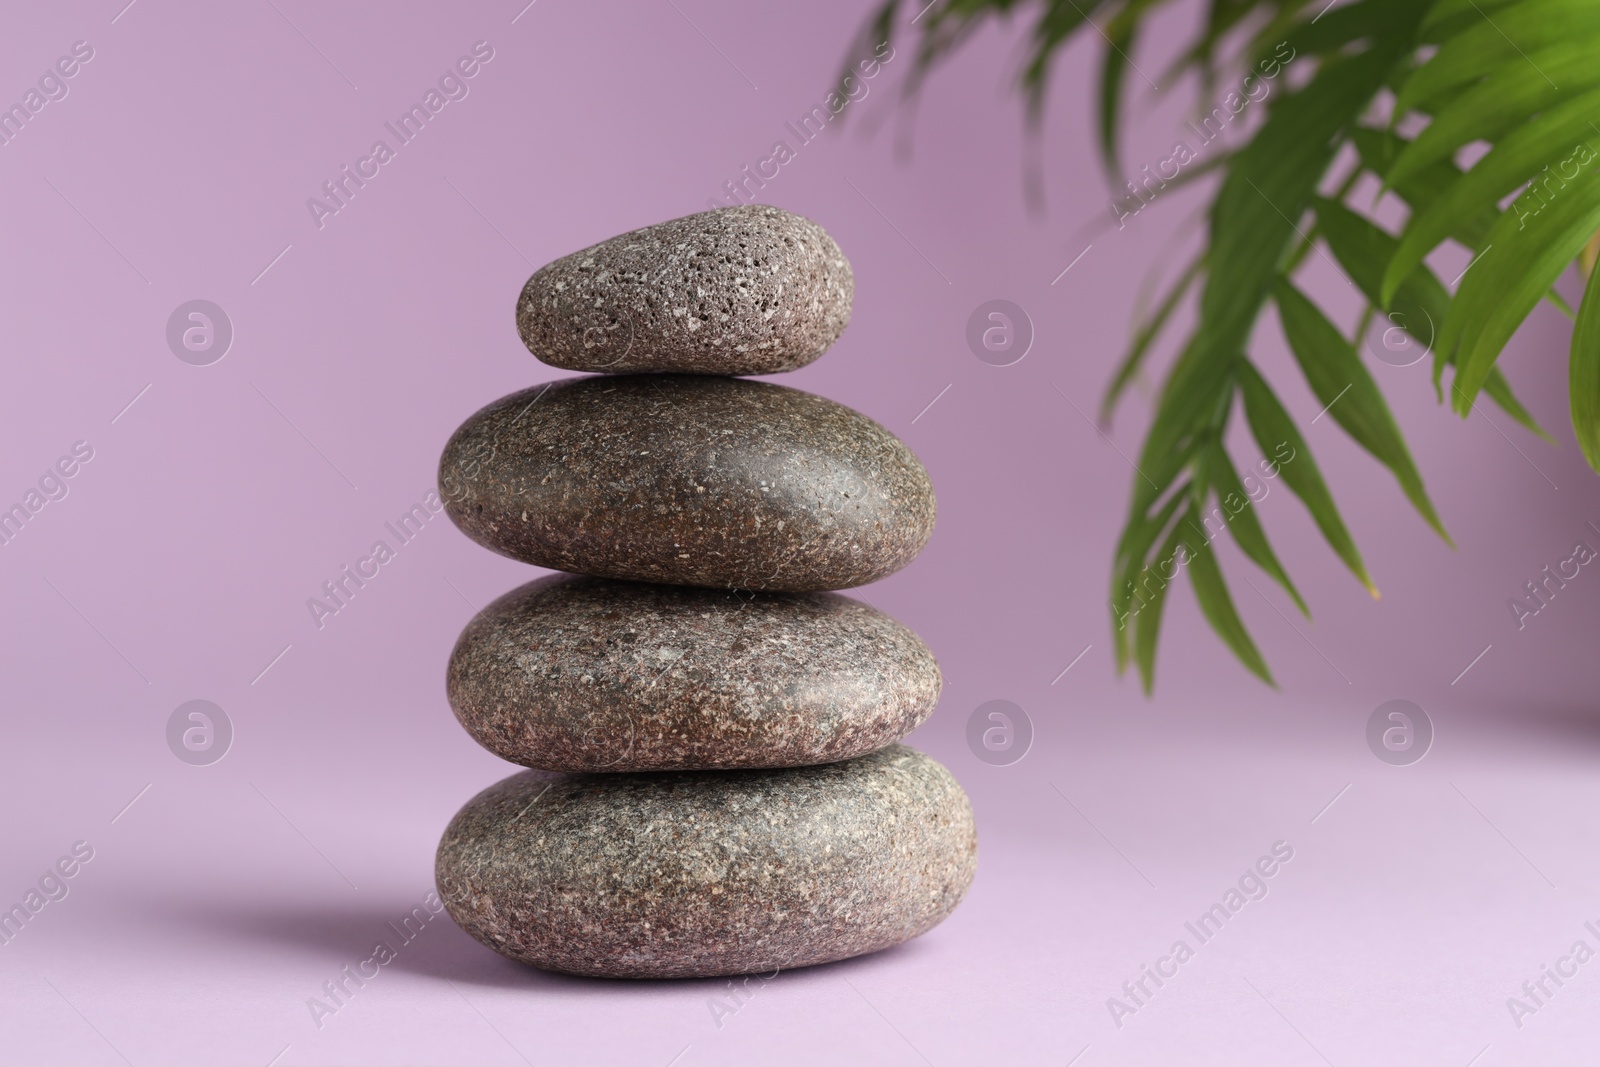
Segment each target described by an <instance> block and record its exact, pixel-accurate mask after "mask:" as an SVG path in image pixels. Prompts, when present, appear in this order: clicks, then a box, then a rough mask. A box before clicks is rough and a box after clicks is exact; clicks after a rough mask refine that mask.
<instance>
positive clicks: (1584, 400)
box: [1567, 270, 1600, 471]
mask: <svg viewBox="0 0 1600 1067" xmlns="http://www.w3.org/2000/svg"><path fill="white" fill-rule="evenodd" d="M1597 294H1600V270H1597V271H1594V272H1592V273H1591V274H1590V275H1589V285H1588V288H1587V289H1586V290H1585V291H1584V294H1583V303H1582V304H1581V305H1580V306H1579V308H1578V323H1577V325H1576V326H1574V327H1573V330H1572V360H1571V362H1570V363H1569V364H1568V371H1567V389H1568V392H1569V393H1570V394H1571V402H1572V428H1573V429H1574V430H1575V431H1576V432H1577V434H1578V444H1579V446H1580V447H1581V448H1582V449H1583V455H1584V458H1585V459H1587V460H1588V461H1589V466H1591V467H1593V468H1594V469H1595V470H1597V471H1600V295H1597Z"/></svg>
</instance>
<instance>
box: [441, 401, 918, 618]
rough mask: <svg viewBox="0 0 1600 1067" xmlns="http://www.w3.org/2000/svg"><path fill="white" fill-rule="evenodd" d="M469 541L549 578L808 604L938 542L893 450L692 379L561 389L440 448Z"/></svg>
mask: <svg viewBox="0 0 1600 1067" xmlns="http://www.w3.org/2000/svg"><path fill="white" fill-rule="evenodd" d="M439 485H440V495H441V496H443V497H444V500H445V506H446V508H447V509H448V510H449V513H450V516H451V518H452V519H454V520H455V523H456V525H457V526H459V527H460V528H461V529H462V530H463V531H464V532H465V533H466V534H467V536H469V537H471V538H472V539H473V540H475V541H477V542H478V543H479V544H482V545H484V546H486V547H488V548H490V549H493V550H494V551H496V552H500V553H502V554H504V555H507V556H511V557H512V558H514V559H520V560H523V561H524V562H527V563H533V564H537V565H538V566H541V567H550V568H552V569H554V570H563V571H575V572H577V573H580V574H594V575H600V576H602V577H607V578H625V579H633V580H637V581H647V582H665V583H669V584H678V585H700V586H712V587H720V588H736V589H756V590H771V591H785V592H806V591H812V590H821V589H844V588H848V587H850V586H855V585H861V584H864V583H866V582H871V581H875V580H877V579H879V578H882V577H884V576H885V575H888V574H892V573H893V572H895V571H897V570H899V569H900V568H901V567H903V566H905V565H906V564H907V563H909V562H911V560H912V559H913V558H914V557H915V556H916V554H917V553H918V552H919V551H921V549H922V546H923V545H924V544H925V543H926V542H927V540H928V537H929V535H930V534H931V533H932V532H933V520H934V499H933V487H932V485H931V484H930V483H929V481H928V474H927V472H926V471H925V470H923V468H922V464H921V463H919V462H918V461H917V457H916V456H914V455H912V453H911V450H910V449H909V448H907V447H906V446H905V444H904V443H902V442H901V441H900V440H899V439H898V438H896V437H895V436H894V435H893V434H891V433H889V431H887V430H885V429H884V428H883V427H882V426H879V425H878V424H877V423H875V422H873V421H872V420H871V419H868V418H867V417H866V416H864V415H861V414H860V413H858V412H855V411H852V410H851V409H849V408H847V407H845V406H843V405H842V404H836V403H834V402H833V401H831V400H824V399H823V398H822V397H819V396H813V395H811V394H810V393H803V392H800V391H799V390H796V389H787V388H784V387H783V386H780V385H772V384H770V383H767V382H753V381H748V380H745V379H741V378H720V377H702V376H690V375H678V374H668V375H651V374H641V375H626V376H616V377H612V376H600V377H588V378H569V379H565V380H563V381H559V382H556V383H553V384H547V385H544V386H537V387H535V388H532V389H527V390H524V391H523V392H520V393H513V394H512V395H510V396H507V397H503V398H501V399H500V400H497V401H495V402H494V403H493V404H490V405H489V406H488V407H486V408H484V409H483V410H482V411H479V412H478V413H477V414H475V415H473V416H472V417H471V418H469V419H468V420H467V421H466V422H465V423H464V424H463V425H462V426H461V428H460V429H458V430H457V431H456V432H455V434H454V435H453V436H452V437H451V438H450V442H449V443H448V444H447V445H446V446H445V450H444V456H443V457H442V459H441V460H440V467H439Z"/></svg>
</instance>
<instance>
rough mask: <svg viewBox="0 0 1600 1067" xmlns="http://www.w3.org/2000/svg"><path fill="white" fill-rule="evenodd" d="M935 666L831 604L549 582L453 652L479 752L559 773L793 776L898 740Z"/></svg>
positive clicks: (915, 649) (896, 627) (877, 626)
mask: <svg viewBox="0 0 1600 1067" xmlns="http://www.w3.org/2000/svg"><path fill="white" fill-rule="evenodd" d="M939 687H940V677H939V665H938V663H937V662H935V660H934V658H933V653H932V652H930V651H929V650H928V646H927V645H925V644H923V643H922V640H921V639H920V638H919V637H917V635H916V634H914V633H912V632H911V631H910V630H908V629H907V628H906V627H904V626H902V625H901V624H900V623H898V622H896V621H895V620H894V619H892V618H890V617H889V616H887V615H885V614H884V613H883V612H881V611H878V610H877V609H875V608H872V607H869V606H868V605H866V604H862V603H859V602H858V601H854V600H851V599H849V598H847V597H843V596H840V595H838V594H837V593H734V592H730V591H727V590H717V589H690V588H684V587H681V586H665V585H645V584H643V583H639V582H617V581H612V580H610V579H606V578H581V577H573V576H570V575H554V576H551V577H548V578H541V579H539V580H538V581H534V582H529V583H528V584H527V585H525V586H523V587H522V588H520V589H515V590H513V591H512V592H510V593H507V594H506V595H505V596H503V597H501V598H500V599H499V600H496V601H495V602H494V603H493V604H490V605H489V606H488V607H487V608H485V609H484V610H483V611H481V612H479V613H478V615H477V617H476V618H474V619H473V620H472V622H471V623H469V624H468V626H467V628H466V629H465V630H464V631H462V634H461V637H460V639H459V640H458V641H457V642H456V647H455V652H454V653H453V654H452V655H451V657H450V668H449V672H448V688H449V693H450V706H451V707H453V708H454V709H455V712H456V718H458V719H459V720H461V725H462V726H464V727H466V729H467V732H468V733H470V734H471V735H472V736H473V738H474V739H475V740H476V741H477V742H478V743H479V744H480V745H482V746H483V747H484V748H487V749H488V750H489V751H490V752H493V753H494V754H495V755H497V756H500V757H501V758H502V759H507V760H510V761H511V762H513V763H520V764H522V765H523V766H525V767H540V768H544V769H546V770H555V771H667V770H705V769H728V768H749V767H798V766H804V765H807V764H813V763H830V762H833V761H835V760H841V759H849V758H850V757H852V756H860V755H864V754H865V753H868V752H872V751H874V750H876V749H879V748H882V747H883V746H885V745H887V744H890V743H892V742H894V741H898V740H899V739H900V738H902V737H904V736H905V735H906V734H908V733H910V732H911V731H912V730H913V729H915V728H916V727H917V725H918V724H920V723H921V722H922V721H923V720H924V719H925V718H927V717H928V714H929V713H930V712H932V711H933V708H934V705H935V704H936V703H937V702H938V699H939Z"/></svg>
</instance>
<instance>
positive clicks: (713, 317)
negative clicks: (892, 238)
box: [517, 204, 855, 374]
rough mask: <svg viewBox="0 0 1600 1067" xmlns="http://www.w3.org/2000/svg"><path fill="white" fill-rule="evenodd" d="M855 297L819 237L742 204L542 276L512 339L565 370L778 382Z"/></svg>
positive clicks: (643, 234) (827, 338)
mask: <svg viewBox="0 0 1600 1067" xmlns="http://www.w3.org/2000/svg"><path fill="white" fill-rule="evenodd" d="M854 295H855V280H854V278H853V277H852V275H851V273H850V263H849V261H848V260H846V259H845V258H844V253H843V252H841V251H840V250H839V246H838V245H837V244H835V243H834V241H833V238H831V237H829V236H828V235H827V233H826V232H825V231H824V230H823V229H822V227H820V226H818V225H817V224H816V223H814V222H812V221H811V220H810V219H806V218H802V217H800V216H799V215H795V214H792V213H790V212H787V211H784V210H781V209H780V208H775V207H767V206H765V205H761V204H746V205H742V206H740V207H729V208H719V209H717V210H715V211H703V212H701V213H699V214H697V215H689V216H686V217H684V218H681V219H673V220H672V221H671V222H663V223H660V224H658V225H655V226H647V227H645V228H644V229H642V230H634V231H632V232H631V233H625V234H622V235H621V236H619V237H613V238H611V239H610V240H609V241H602V242H601V243H600V244H597V245H594V246H593V247H591V248H586V249H584V250H583V251H581V252H574V253H573V254H572V255H570V256H565V257H563V258H561V259H558V260H556V261H555V262H554V263H551V264H549V265H548V266H545V267H541V268H540V269H539V270H538V271H536V272H535V273H534V275H533V277H531V278H529V279H528V284H527V285H525V286H523V289H522V294H521V295H520V296H519V297H518V298H517V332H518V333H520V334H521V335H522V341H523V343H524V344H526V345H527V346H528V350H529V351H530V352H532V353H533V354H534V355H535V356H537V357H539V359H540V360H542V361H543V362H545V363H548V364H550V365H551V366H555V367H564V368H566V369H567V370H576V371H591V372H602V373H610V374H617V373H635V372H641V371H666V372H673V373H682V374H777V373H780V372H782V371H791V370H796V369H798V368H800V367H803V366H805V365H806V364H807V363H810V362H811V361H812V360H814V359H816V358H817V357H818V356H820V355H822V353H824V352H826V351H827V350H828V347H829V346H830V345H832V344H833V342H834V341H836V340H838V338H839V335H840V334H841V333H843V332H844V328H845V326H846V325H848V324H849V322H850V304H851V301H852V299H853V298H854Z"/></svg>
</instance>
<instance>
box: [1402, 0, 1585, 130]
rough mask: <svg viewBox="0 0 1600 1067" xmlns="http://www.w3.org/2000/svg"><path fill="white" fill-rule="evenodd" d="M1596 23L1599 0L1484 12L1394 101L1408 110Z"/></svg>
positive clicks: (1530, 0)
mask: <svg viewBox="0 0 1600 1067" xmlns="http://www.w3.org/2000/svg"><path fill="white" fill-rule="evenodd" d="M1597 29H1600V5H1597V4H1595V2H1594V0H1522V2H1520V3H1515V4H1512V5H1510V6H1508V7H1506V8H1505V9H1504V10H1503V11H1501V12H1500V13H1499V14H1497V15H1495V16H1494V17H1493V18H1492V19H1491V18H1488V17H1483V16H1480V17H1479V18H1478V19H1476V20H1473V21H1470V22H1468V24H1467V25H1466V27H1465V28H1464V29H1463V30H1462V31H1461V32H1460V33H1458V34H1456V35H1454V36H1453V37H1451V38H1450V39H1449V40H1447V41H1445V42H1444V43H1443V44H1442V45H1440V46H1439V51H1438V52H1436V53H1435V54H1434V55H1433V57H1432V58H1431V59H1429V60H1428V62H1426V63H1424V64H1423V65H1422V66H1421V67H1419V68H1418V69H1417V70H1416V71H1415V72H1414V73H1413V74H1412V75H1411V77H1410V78H1409V79H1408V80H1407V81H1406V83H1405V85H1404V86H1403V87H1402V88H1401V90H1400V93H1399V95H1398V97H1397V99H1396V101H1395V113H1396V114H1399V115H1403V114H1405V113H1406V112H1407V111H1410V110H1412V109H1413V108H1415V107H1417V106H1419V105H1423V104H1427V103H1430V102H1432V101H1436V100H1437V99H1439V97H1440V96H1441V95H1442V94H1444V93H1447V92H1448V91H1450V90H1451V89H1456V88H1459V87H1460V86H1463V85H1467V84H1470V83H1471V82H1474V81H1477V80H1478V79H1479V78H1482V77H1484V76H1485V75H1487V74H1490V73H1492V72H1494V71H1495V70H1497V69H1499V68H1500V67H1503V66H1505V65H1506V64H1507V63H1510V62H1511V61H1512V60H1517V59H1520V58H1521V57H1523V56H1526V55H1528V54H1529V53H1531V52H1537V51H1539V50H1540V49H1543V48H1547V47H1549V46H1550V45H1553V44H1556V43H1557V42H1559V41H1564V40H1567V39H1570V38H1571V37H1573V36H1575V35H1583V34H1592V33H1594V32H1595V31H1596V30H1597Z"/></svg>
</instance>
